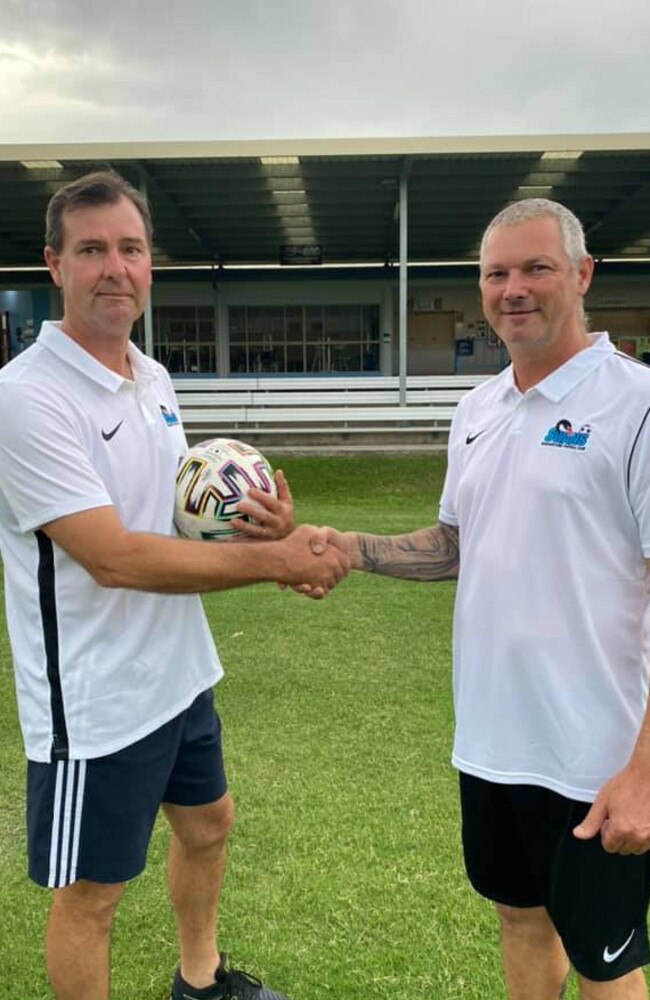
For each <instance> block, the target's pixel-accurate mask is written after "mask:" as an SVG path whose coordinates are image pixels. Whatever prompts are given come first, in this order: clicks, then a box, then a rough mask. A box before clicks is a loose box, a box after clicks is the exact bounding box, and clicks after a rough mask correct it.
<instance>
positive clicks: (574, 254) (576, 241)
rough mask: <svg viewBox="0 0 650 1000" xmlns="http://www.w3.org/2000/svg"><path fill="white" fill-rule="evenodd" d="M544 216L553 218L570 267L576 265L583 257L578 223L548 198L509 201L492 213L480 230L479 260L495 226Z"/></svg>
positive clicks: (514, 223)
mask: <svg viewBox="0 0 650 1000" xmlns="http://www.w3.org/2000/svg"><path fill="white" fill-rule="evenodd" d="M544 216H551V217H552V218H554V219H557V223H558V225H559V227H560V233H561V234H562V243H563V245H564V251H565V253H566V255H567V257H568V258H569V260H570V261H571V263H572V265H573V267H578V265H579V264H580V262H581V261H582V260H584V258H585V257H586V256H587V246H586V244H585V233H584V230H583V228H582V223H581V222H580V219H578V218H577V216H575V215H574V214H573V212H571V211H570V210H569V209H568V208H567V207H566V206H565V205H561V204H560V203H559V201H551V200H550V199H549V198H524V199H523V200H522V201H515V202H512V204H510V205H507V206H506V207H505V208H503V209H502V210H501V211H500V212H499V213H498V214H497V215H495V216H494V218H493V219H492V221H491V222H489V223H488V225H487V228H486V230H485V232H484V233H483V238H482V240H481V251H480V257H481V260H483V255H484V253H485V244H486V243H487V239H488V236H489V235H490V233H491V232H492V230H493V229H495V228H496V226H516V225H518V224H519V223H520V222H528V221H529V219H539V218H542V217H544Z"/></svg>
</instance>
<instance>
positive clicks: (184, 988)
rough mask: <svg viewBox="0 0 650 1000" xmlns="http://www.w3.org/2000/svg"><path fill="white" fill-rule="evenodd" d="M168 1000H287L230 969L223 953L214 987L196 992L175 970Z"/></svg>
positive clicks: (244, 974)
mask: <svg viewBox="0 0 650 1000" xmlns="http://www.w3.org/2000/svg"><path fill="white" fill-rule="evenodd" d="M170 1000H287V998H286V997H285V996H284V994H283V993H276V991H275V990H272V989H270V987H268V986H265V985H264V983H261V982H260V980H259V979H256V978H255V976H250V975H249V974H248V972H244V971H243V970H242V969H231V968H230V964H229V962H228V956H227V954H226V953H225V952H221V954H220V955H219V968H218V969H217V971H216V972H215V974H214V986H206V987H205V988H204V989H202V990H197V989H195V988H194V987H193V986H190V985H189V984H188V983H186V982H185V980H184V979H183V978H182V976H181V972H180V969H177V970H176V975H175V976H174V982H173V983H172V992H171V995H170Z"/></svg>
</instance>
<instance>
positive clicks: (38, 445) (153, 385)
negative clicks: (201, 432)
mask: <svg viewBox="0 0 650 1000" xmlns="http://www.w3.org/2000/svg"><path fill="white" fill-rule="evenodd" d="M129 358H130V361H131V365H132V368H133V372H134V381H133V382H132V381H130V380H128V379H124V378H121V377H120V376H119V375H117V374H115V373H114V372H112V371H110V370H109V369H108V368H105V367H104V366H103V365H102V364H100V363H99V362H98V361H96V360H95V359H94V358H93V357H91V355H89V354H88V353H87V351H84V350H83V349H82V348H81V347H79V346H78V345H77V344H76V343H75V342H74V341H73V340H71V339H70V337H68V336H66V335H65V334H64V333H62V332H61V330H60V329H58V327H57V325H56V324H53V323H45V324H43V327H42V330H41V333H40V335H39V337H38V340H37V342H36V343H35V344H34V345H33V346H32V347H30V348H29V349H28V350H27V351H25V352H24V353H22V354H20V355H18V357H16V358H15V359H14V360H13V361H11V362H10V363H9V364H8V365H6V366H5V367H4V368H3V369H1V370H0V551H1V552H2V558H3V562H4V572H5V599H6V609H7V623H8V626H9V635H10V639H11V646H12V651H13V656H14V663H15V674H16V690H17V698H18V710H19V715H20V722H21V727H22V731H23V737H24V741H25V748H26V753H27V756H28V758H30V759H31V760H35V761H48V760H55V759H65V758H70V759H84V758H91V757H99V756H103V755H105V754H108V753H113V752H114V751H116V750H119V749H121V748H122V747H124V746H127V745H129V744H131V743H134V742H136V741H137V740H139V739H141V738H142V737H143V736H145V735H147V734H148V733H150V732H152V731H153V730H154V729H157V728H158V727H159V726H161V725H163V724H164V723H165V722H167V721H168V720H169V719H171V718H172V717H173V716H175V715H177V714H178V713H179V712H181V711H182V710H183V709H184V708H186V707H187V706H188V705H189V704H191V702H192V701H193V700H194V698H195V697H196V695H197V694H199V693H200V692H201V691H204V690H205V689H206V688H208V687H209V686H210V685H212V684H214V683H215V682H216V681H217V680H218V679H219V678H220V676H221V674H222V670H221V666H220V663H219V660H218V656H217V653H216V650H215V648H214V643H213V641H212V637H211V635H210V631H209V628H208V625H207V622H206V619H205V615H204V612H203V607H202V604H201V600H200V598H199V596H198V595H196V594H190V595H167V594H153V593H144V592H141V591H136V590H126V589H109V588H105V587H101V586H99V585H98V584H97V583H95V581H94V580H93V579H92V577H91V576H90V574H89V573H87V572H86V570H85V569H84V568H83V567H82V566H81V565H80V564H79V563H77V562H75V560H73V559H71V558H70V557H69V556H68V555H67V554H66V553H65V552H64V551H63V550H62V549H60V548H59V547H58V546H56V545H54V544H53V543H52V542H51V541H50V540H49V539H48V538H47V537H46V536H45V535H44V534H43V533H42V532H40V531H39V530H38V529H39V528H40V526H41V525H43V524H46V523H47V522H49V521H52V520H54V519H55V518H59V517H63V516H65V515H67V514H73V513H77V512H79V511H83V510H90V509H92V508H95V507H103V506H108V505H113V506H115V508H116V510H117V513H118V514H119V516H120V519H121V520H122V522H123V524H124V525H125V526H126V527H127V528H128V529H130V530H132V531H147V532H157V533H159V534H163V535H174V534H175V533H176V532H175V530H174V527H173V520H172V512H173V499H174V480H175V474H176V468H177V465H178V459H179V456H180V455H181V454H182V453H183V451H184V450H185V448H186V441H185V435H184V433H183V428H182V426H181V424H180V421H179V418H178V405H177V402H176V399H175V395H174V391H173V388H172V385H171V381H170V379H169V376H168V375H167V373H166V371H165V370H164V369H163V368H162V367H161V366H160V365H159V364H157V363H156V362H154V361H152V360H151V359H150V358H147V357H146V356H145V355H143V354H142V353H141V352H140V351H139V350H138V349H137V348H136V347H135V345H133V344H130V345H129Z"/></svg>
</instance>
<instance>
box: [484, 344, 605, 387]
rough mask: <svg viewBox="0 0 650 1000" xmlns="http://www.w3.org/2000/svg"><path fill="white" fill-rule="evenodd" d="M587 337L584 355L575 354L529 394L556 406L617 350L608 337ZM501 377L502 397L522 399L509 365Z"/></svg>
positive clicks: (580, 352) (579, 352)
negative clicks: (534, 393) (511, 394)
mask: <svg viewBox="0 0 650 1000" xmlns="http://www.w3.org/2000/svg"><path fill="white" fill-rule="evenodd" d="M587 336H588V337H589V339H590V341H591V344H590V345H589V347H587V348H585V350H584V351H578V353H577V354H574V355H573V357H571V358H569V360H568V361H565V362H564V364H563V365H561V366H560V367H559V368H556V369H555V371H554V372H551V374H550V375H547V376H546V378H544V379H542V381H541V382H537V384H536V385H534V386H533V387H532V389H531V390H530V391H533V390H535V391H536V392H539V393H540V395H542V396H544V398H545V399H548V400H549V402H551V403H559V402H560V400H562V399H564V397H565V396H568V394H569V393H570V392H571V391H572V390H573V389H575V387H576V386H577V385H578V384H579V383H580V382H582V380H583V379H585V378H586V377H587V376H588V375H591V373H592V372H593V371H595V370H596V369H597V368H600V366H601V365H602V363H603V362H604V361H606V360H607V358H609V357H611V356H612V354H614V352H615V350H616V348H615V347H614V345H613V344H612V342H611V340H610V339H609V334H608V333H589V334H587ZM500 377H501V378H502V385H503V394H504V396H505V395H506V394H508V393H516V394H517V395H519V396H520V395H521V391H520V390H519V389H518V388H517V385H516V383H515V377H514V373H513V370H512V365H508V367H507V368H506V369H505V370H504V371H503V372H502V373H501V376H500Z"/></svg>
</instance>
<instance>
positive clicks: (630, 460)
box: [625, 407, 650, 493]
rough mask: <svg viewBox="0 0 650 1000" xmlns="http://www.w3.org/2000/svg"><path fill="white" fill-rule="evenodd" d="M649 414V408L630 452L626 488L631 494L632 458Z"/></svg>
mask: <svg viewBox="0 0 650 1000" xmlns="http://www.w3.org/2000/svg"><path fill="white" fill-rule="evenodd" d="M649 414H650V407H648V409H647V410H646V411H645V413H644V415H643V420H642V421H641V423H640V424H639V429H638V431H637V432H636V434H635V437H634V441H633V442H632V449H631V451H630V457H629V458H628V460H627V474H626V476H625V488H626V490H627V491H628V493H629V492H630V479H631V478H632V458H633V457H634V449H635V448H636V446H637V442H638V440H639V437H640V436H641V431H642V430H643V428H644V427H645V423H646V420H647V419H648V415H649Z"/></svg>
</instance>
